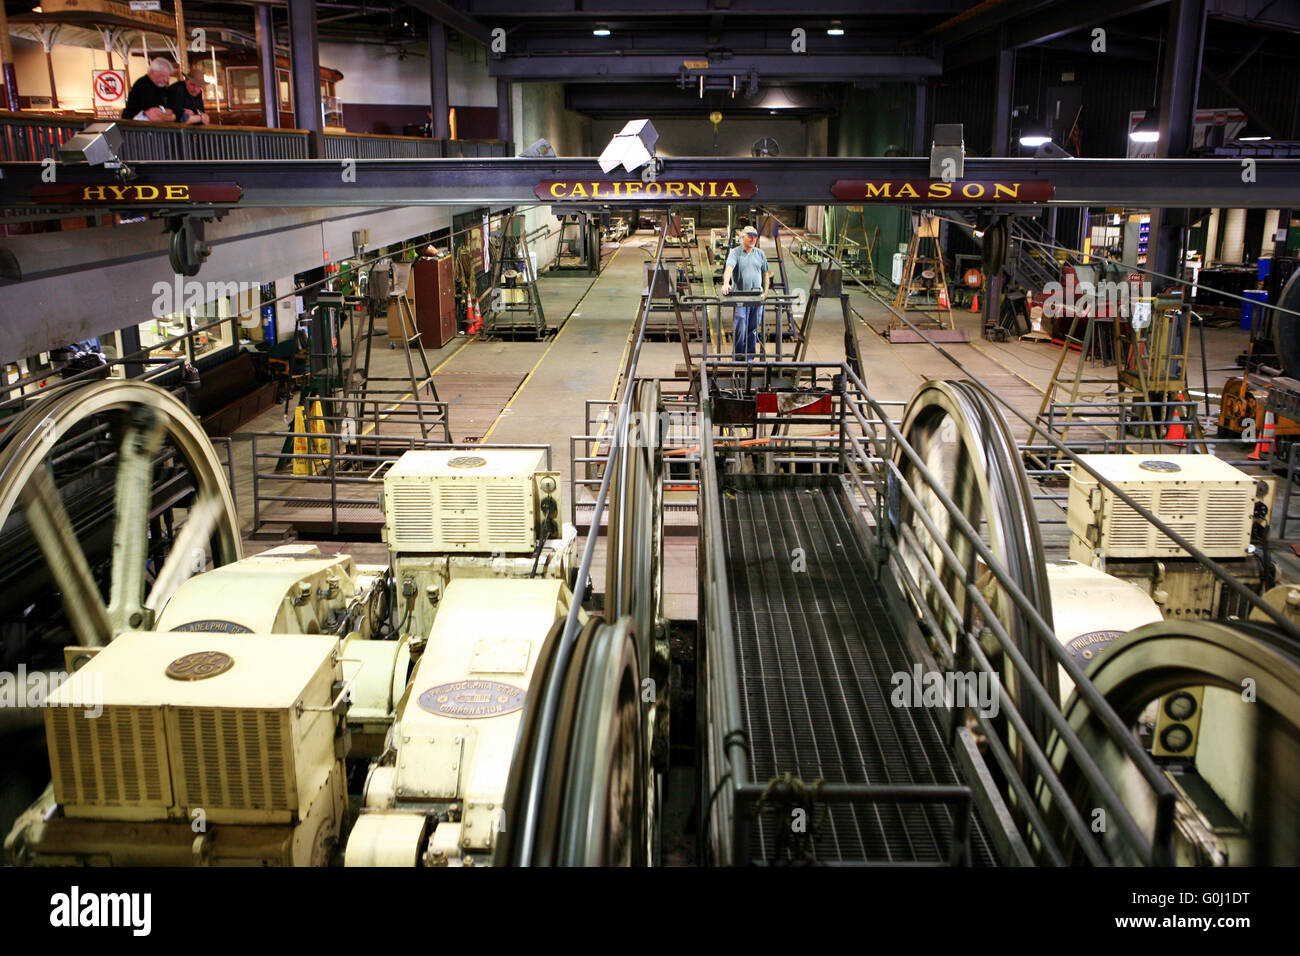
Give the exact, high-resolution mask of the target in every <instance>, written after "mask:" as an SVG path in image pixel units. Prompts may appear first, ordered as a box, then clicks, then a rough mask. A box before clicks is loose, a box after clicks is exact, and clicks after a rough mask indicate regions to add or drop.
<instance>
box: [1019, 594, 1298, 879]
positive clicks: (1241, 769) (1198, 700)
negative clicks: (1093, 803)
mask: <svg viewBox="0 0 1300 956" xmlns="http://www.w3.org/2000/svg"><path fill="white" fill-rule="evenodd" d="M1088 677H1089V679H1090V680H1091V681H1092V683H1093V684H1094V685H1095V686H1096V688H1097V690H1098V691H1100V693H1101V694H1102V696H1103V697H1104V698H1105V699H1106V702H1107V703H1108V704H1109V705H1110V706H1111V707H1112V708H1113V709H1114V711H1115V713H1116V714H1118V715H1119V717H1120V719H1121V720H1122V721H1124V723H1125V726H1127V727H1130V728H1132V729H1133V732H1134V733H1135V734H1136V735H1138V738H1139V739H1142V740H1144V742H1145V744H1146V746H1147V747H1148V748H1150V749H1152V751H1153V753H1154V754H1155V755H1156V756H1157V762H1158V763H1160V765H1161V766H1162V768H1163V769H1164V771H1165V773H1166V775H1167V776H1168V777H1169V779H1170V780H1171V781H1172V782H1173V784H1174V789H1175V792H1176V801H1175V802H1176V806H1175V807H1173V808H1164V810H1165V813H1164V815H1163V816H1164V818H1165V819H1169V820H1172V821H1173V825H1172V830H1171V832H1170V833H1169V834H1167V835H1166V837H1165V838H1166V839H1169V840H1171V841H1172V843H1173V847H1172V858H1173V859H1174V861H1175V862H1177V863H1180V864H1184V865H1225V864H1226V865H1234V866H1240V865H1247V866H1296V865H1298V864H1300V645H1297V644H1296V643H1295V642H1293V641H1292V640H1290V639H1289V638H1287V637H1284V636H1282V635H1281V634H1280V633H1279V632H1278V631H1276V630H1275V629H1273V628H1272V627H1270V626H1267V625H1263V624H1256V623H1246V622H1241V621H1233V622H1214V621H1183V620H1170V621H1163V622H1161V623H1158V624H1149V625H1147V626H1146V627H1141V628H1138V629H1137V630H1135V631H1132V632H1130V633H1129V634H1127V635H1125V636H1124V637H1123V638H1120V639H1119V640H1117V641H1116V642H1115V643H1114V644H1112V645H1111V646H1110V647H1108V648H1107V649H1106V650H1105V652H1103V654H1102V655H1101V656H1100V657H1099V658H1097V660H1096V661H1094V663H1093V665H1092V666H1091V667H1090V668H1089V670H1088ZM1065 717H1066V719H1067V720H1068V721H1069V723H1070V726H1071V727H1072V728H1073V729H1074V730H1075V732H1076V733H1077V734H1078V735H1079V738H1080V740H1081V741H1082V742H1083V744H1084V745H1085V747H1086V748H1087V749H1088V751H1089V753H1090V754H1092V756H1093V757H1094V758H1095V759H1096V760H1097V762H1098V764H1099V765H1100V768H1101V770H1102V773H1103V774H1104V776H1105V778H1106V780H1107V781H1108V782H1109V783H1110V785H1111V786H1112V787H1114V788H1115V790H1116V791H1117V792H1118V793H1119V795H1120V797H1121V798H1122V800H1123V803H1124V806H1125V807H1126V808H1127V809H1128V810H1129V811H1130V812H1131V814H1132V816H1133V818H1134V819H1135V820H1136V821H1137V822H1138V823H1139V824H1140V825H1142V826H1144V827H1148V828H1154V827H1155V825H1156V820H1157V818H1158V816H1159V813H1158V811H1159V810H1160V809H1161V808H1160V807H1158V806H1157V803H1156V798H1155V796H1154V794H1153V793H1152V791H1151V789H1150V788H1149V787H1148V786H1147V785H1146V784H1145V783H1144V782H1143V780H1142V778H1141V775H1140V774H1138V773H1137V772H1136V771H1135V769H1134V767H1133V766H1132V764H1131V762H1130V761H1129V760H1128V758H1127V757H1125V756H1124V755H1122V754H1121V753H1119V751H1118V749H1117V748H1116V747H1115V745H1114V744H1113V743H1111V742H1110V738H1109V737H1108V736H1107V734H1106V733H1105V731H1104V729H1103V728H1102V727H1101V724H1100V721H1099V720H1098V719H1097V717H1096V716H1095V715H1094V714H1093V713H1092V712H1091V710H1090V708H1089V707H1088V705H1087V704H1086V703H1085V702H1084V701H1083V699H1082V698H1081V697H1080V696H1079V695H1078V694H1077V693H1076V694H1074V695H1073V696H1071V697H1070V699H1069V701H1067V703H1066V706H1065ZM1152 721H1154V723H1152ZM1171 731H1172V732H1171ZM1171 748H1173V749H1172V750H1171ZM1180 748H1181V749H1180ZM1049 757H1050V758H1051V759H1052V761H1053V764H1054V765H1055V766H1056V767H1057V768H1058V770H1059V773H1060V777H1061V781H1062V783H1063V784H1064V785H1065V787H1066V790H1067V792H1069V793H1070V794H1071V795H1072V797H1074V798H1075V802H1076V805H1077V806H1081V807H1082V806H1088V805H1089V803H1088V800H1089V799H1090V795H1089V787H1088V783H1087V781H1086V780H1085V779H1084V777H1083V775H1082V774H1081V772H1080V770H1079V768H1078V766H1077V765H1076V763H1075V762H1074V760H1073V759H1072V758H1071V757H1070V756H1069V755H1068V754H1067V753H1066V750H1065V747H1064V746H1062V745H1060V743H1059V742H1056V741H1054V745H1053V747H1052V748H1051V749H1050V750H1049ZM1043 802H1044V805H1045V807H1046V808H1047V810H1048V812H1049V814H1051V805H1050V801H1048V800H1046V799H1045V800H1044V801H1043ZM1054 821H1055V822H1059V820H1056V819H1055V817H1053V816H1051V815H1049V816H1048V823H1049V825H1050V824H1051V823H1053V822H1054ZM1092 829H1093V830H1094V832H1096V834H1097V835H1096V839H1097V840H1099V841H1101V842H1102V843H1103V844H1105V845H1106V846H1107V847H1108V848H1109V850H1110V855H1111V856H1112V858H1116V859H1120V860H1125V859H1127V860H1128V861H1129V862H1137V861H1136V860H1135V859H1133V858H1132V855H1131V853H1130V852H1129V851H1128V850H1127V849H1126V847H1125V845H1124V844H1123V843H1122V842H1121V841H1120V840H1119V838H1118V834H1117V831H1118V828H1117V827H1114V826H1106V825H1105V821H1104V818H1102V821H1101V825H1100V826H1098V825H1094V826H1093V828H1092ZM1152 832H1154V831H1152ZM1155 836H1156V837H1157V839H1159V838H1160V834H1155ZM1063 845H1064V846H1066V847H1067V849H1068V848H1070V847H1071V846H1072V847H1073V853H1074V860H1075V861H1076V862H1077V861H1080V860H1082V859H1083V851H1082V848H1080V847H1079V846H1078V844H1077V843H1073V844H1072V843H1070V842H1069V840H1068V837H1067V841H1066V842H1065V843H1064V844H1063Z"/></svg>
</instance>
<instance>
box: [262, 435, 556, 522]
mask: <svg viewBox="0 0 1300 956" xmlns="http://www.w3.org/2000/svg"><path fill="white" fill-rule="evenodd" d="M249 439H250V442H251V461H252V479H253V528H252V533H253V534H254V535H258V534H262V533H264V529H265V528H266V527H267V526H271V525H274V526H276V527H279V528H283V527H286V526H287V527H294V528H297V527H300V526H306V525H310V526H311V527H312V528H313V530H314V532H315V533H317V534H320V535H325V534H328V535H330V536H334V537H338V536H340V535H342V534H349V535H353V534H357V533H358V529H361V530H367V529H370V530H373V529H377V528H378V527H380V526H381V525H382V524H383V511H382V507H381V498H382V495H383V473H384V472H385V471H386V470H387V469H388V468H389V467H391V466H392V465H393V464H394V463H396V461H397V460H398V459H399V458H400V457H401V456H402V455H403V454H404V453H405V452H408V451H440V450H452V449H464V450H466V451H479V450H481V449H484V448H508V449H515V450H520V449H527V450H536V451H545V453H546V469H547V470H548V471H549V470H550V468H551V446H550V445H501V444H488V445H483V444H479V443H476V442H445V441H438V440H436V439H430V438H421V437H420V436H418V435H385V436H383V446H382V448H381V450H379V451H378V452H370V453H367V452H363V451H361V450H359V448H360V445H359V439H358V436H357V435H355V434H347V433H343V432H321V431H310V430H308V431H301V432H300V431H289V432H252V433H251V434H250V435H249ZM295 442H297V443H299V447H298V448H296V449H295V448H294V447H293V446H294V444H295ZM286 446H287V447H286ZM322 488H325V489H327V491H326V493H322ZM277 506H278V507H277ZM345 524H346V525H347V527H346V528H345V527H344V526H345ZM363 526H364V527H363Z"/></svg>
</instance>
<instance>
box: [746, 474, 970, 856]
mask: <svg viewBox="0 0 1300 956" xmlns="http://www.w3.org/2000/svg"><path fill="white" fill-rule="evenodd" d="M848 507H849V506H848V504H847V502H846V500H845V497H844V494H843V492H842V491H841V489H840V484H839V478H837V477H834V476H755V475H728V476H724V477H723V479H722V511H723V519H722V524H723V534H724V537H725V539H726V543H727V576H728V581H729V584H730V590H731V600H732V619H733V621H734V626H735V639H736V659H737V664H736V666H737V669H738V671H739V674H740V681H741V688H740V694H741V707H742V710H743V714H744V720H745V727H746V730H747V732H748V735H749V743H750V747H751V749H752V773H753V777H754V779H753V781H751V782H754V783H760V784H761V783H766V782H767V781H769V780H771V779H772V778H774V777H776V776H778V775H781V774H785V773H787V772H788V773H792V774H794V775H795V776H796V777H798V778H800V779H801V780H803V781H804V782H805V783H807V784H809V785H811V784H812V783H814V782H815V781H816V780H818V779H821V780H824V781H825V782H826V783H866V784H875V785H890V784H960V783H962V782H963V781H961V780H960V779H959V775H958V773H957V771H956V769H955V767H954V765H953V762H952V758H951V757H950V756H949V752H948V750H947V748H946V746H945V744H944V739H943V730H942V727H941V726H940V725H939V722H938V720H937V719H936V718H937V716H938V715H936V714H935V713H934V712H933V711H931V710H929V709H926V708H919V707H918V708H906V707H894V706H891V704H890V700H889V698H890V694H891V692H892V690H893V686H894V685H893V683H892V682H891V678H892V676H893V675H894V674H895V673H897V672H899V671H905V672H910V671H911V667H912V658H911V656H910V655H909V653H908V651H907V649H906V647H905V644H904V640H903V636H902V634H901V633H900V632H899V631H898V629H897V627H896V626H895V625H894V622H893V620H892V618H891V617H890V615H889V612H888V609H887V608H886V606H885V604H884V602H883V599H882V596H881V594H880V593H879V592H878V589H877V586H876V584H875V583H874V582H873V580H872V578H871V574H870V571H869V570H868V568H869V560H868V556H867V551H866V548H865V545H864V542H863V541H862V540H861V539H860V535H859V533H858V532H857V531H856V530H855V527H854V525H853V521H852V517H851V515H850V513H849V512H848V510H847V508H848ZM800 562H802V563H803V565H804V566H803V568H802V569H801V570H797V568H799V566H800ZM810 816H812V815H811V814H810ZM972 816H974V814H973V811H972ZM775 825H776V824H775V823H774V820H773V819H772V818H771V817H770V816H769V815H764V816H763V818H761V819H760V821H759V823H758V824H757V825H756V826H755V827H753V829H752V830H751V834H752V836H751V845H750V848H749V851H750V854H751V856H752V857H753V858H754V859H755V860H756V861H763V860H767V859H770V858H771V857H772V854H773V852H774V849H775V831H774V826H775ZM951 833H952V813H951V812H950V810H949V809H948V807H945V806H943V805H941V804H928V803H926V804H922V803H901V804H889V803H876V804H848V803H838V804H829V805H826V806H824V807H823V808H822V809H821V817H820V825H819V826H818V828H817V832H816V840H815V848H816V854H817V859H818V860H819V861H820V862H837V861H838V862H872V863H877V862H892V863H944V862H946V860H947V854H948V849H949V846H950V834H951ZM971 848H972V856H973V860H974V862H976V863H987V862H990V861H991V860H992V853H991V851H990V850H989V848H988V845H987V842H986V840H985V838H984V835H983V833H982V831H981V830H980V828H979V826H978V820H977V819H973V820H972V821H971Z"/></svg>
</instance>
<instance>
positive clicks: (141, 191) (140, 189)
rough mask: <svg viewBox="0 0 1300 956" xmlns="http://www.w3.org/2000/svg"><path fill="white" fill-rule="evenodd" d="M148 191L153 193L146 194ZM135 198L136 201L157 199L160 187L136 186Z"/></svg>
mask: <svg viewBox="0 0 1300 956" xmlns="http://www.w3.org/2000/svg"><path fill="white" fill-rule="evenodd" d="M146 189H148V190H151V192H149V193H145V190H146ZM135 198H136V199H157V198H158V187H157V186H136V187H135Z"/></svg>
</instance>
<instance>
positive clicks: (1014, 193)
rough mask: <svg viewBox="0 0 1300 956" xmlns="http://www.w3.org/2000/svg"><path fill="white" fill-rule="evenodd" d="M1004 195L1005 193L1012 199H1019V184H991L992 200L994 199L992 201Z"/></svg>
mask: <svg viewBox="0 0 1300 956" xmlns="http://www.w3.org/2000/svg"><path fill="white" fill-rule="evenodd" d="M1004 193H1005V194H1006V195H1008V196H1010V197H1011V198H1012V199H1016V198H1019V196H1020V183H1005V184H1004V183H994V184H993V198H994V199H997V198H998V197H999V196H1001V195H1003V194H1004Z"/></svg>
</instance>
